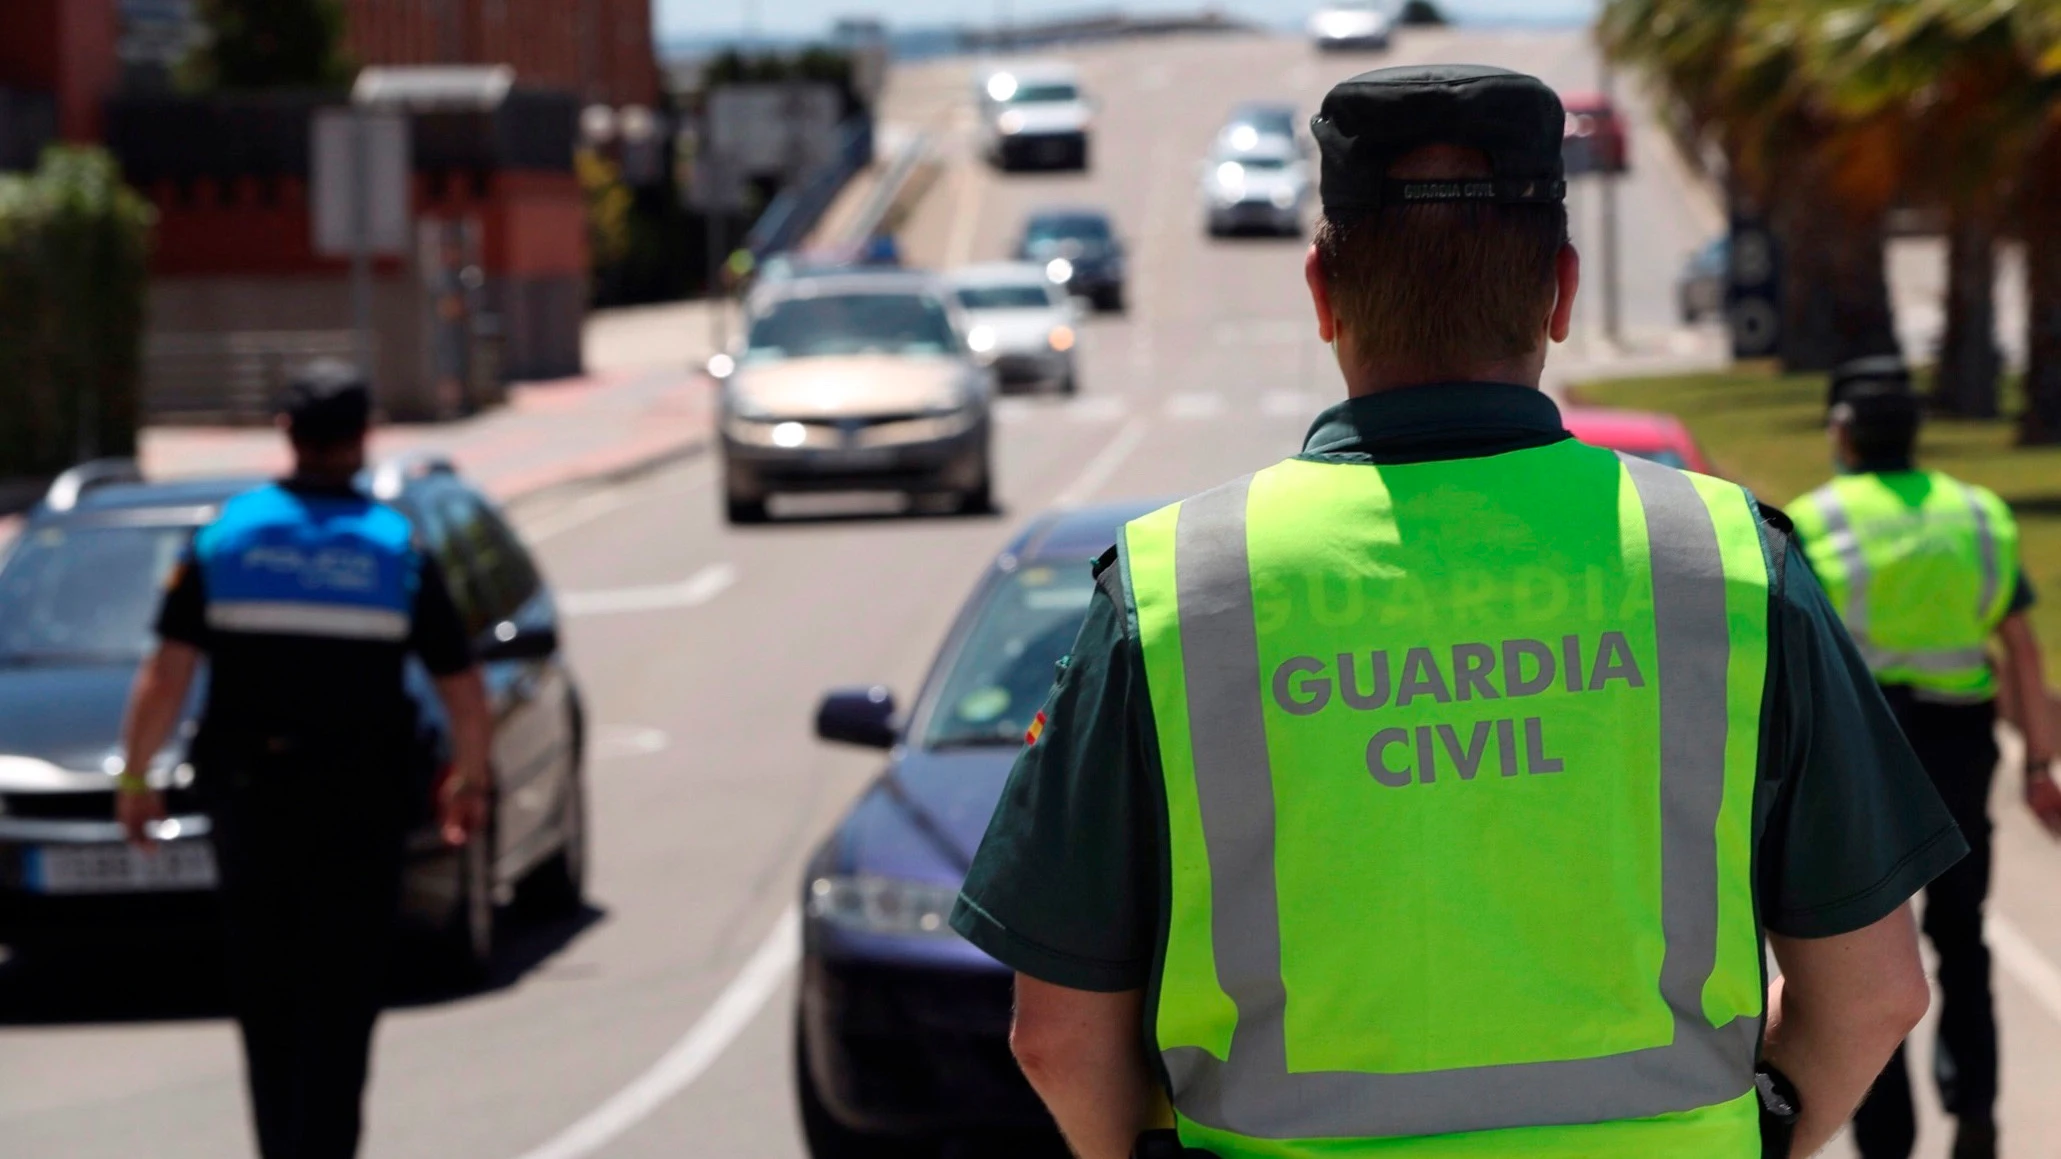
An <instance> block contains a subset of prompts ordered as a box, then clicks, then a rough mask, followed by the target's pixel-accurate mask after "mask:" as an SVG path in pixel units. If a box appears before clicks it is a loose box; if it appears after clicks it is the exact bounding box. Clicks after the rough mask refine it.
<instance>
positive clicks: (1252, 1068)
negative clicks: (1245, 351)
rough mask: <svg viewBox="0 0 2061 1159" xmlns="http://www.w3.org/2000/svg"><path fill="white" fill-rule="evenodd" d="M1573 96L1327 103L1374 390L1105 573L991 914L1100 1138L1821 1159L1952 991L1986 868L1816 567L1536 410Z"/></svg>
mask: <svg viewBox="0 0 2061 1159" xmlns="http://www.w3.org/2000/svg"><path fill="white" fill-rule="evenodd" d="M1563 117H1564V114H1563V111H1562V108H1561V105H1560V101H1559V100H1558V98H1557V97H1555V96H1554V94H1553V92H1552V90H1550V89H1548V88H1547V87H1546V86H1545V85H1543V84H1541V83H1540V82H1538V81H1537V80H1534V79H1532V78H1530V77H1526V76H1521V75H1518V74H1514V73H1509V72H1503V71H1501V70H1496V69H1487V68H1476V67H1432V68H1410V69H1392V70H1384V71H1379V72H1372V73H1368V74H1365V75H1363V76H1359V77H1356V78H1354V79H1352V80H1350V81H1347V82H1344V83H1342V84H1340V85H1338V86H1337V87H1336V88H1334V89H1332V90H1331V93H1330V94H1329V96H1328V97H1327V98H1326V99H1325V101H1324V104H1323V108H1322V111H1321V112H1320V113H1319V115H1318V116H1317V117H1316V119H1315V120H1314V122H1313V124H1312V128H1313V130H1314V132H1315V136H1316V139H1317V142H1318V144H1319V145H1320V146H1321V148H1322V151H1323V180H1322V195H1323V204H1324V221H1323V222H1322V224H1321V225H1320V227H1319V230H1318V233H1317V239H1316V244H1315V245H1314V246H1313V247H1312V248H1311V250H1310V252H1309V254H1308V256H1307V258H1306V273H1307V280H1308V283H1309V290H1310V299H1311V301H1312V302H1313V303H1314V307H1315V314H1316V323H1317V325H1316V329H1317V334H1318V336H1319V337H1320V338H1321V339H1323V340H1324V341H1326V342H1328V343H1331V344H1332V345H1333V347H1334V349H1335V351H1336V355H1337V360H1338V364H1339V367H1340V370H1341V371H1342V372H1343V374H1344V378H1345V382H1346V386H1347V392H1348V395H1349V396H1350V397H1349V398H1348V399H1347V401H1345V402H1343V403H1341V404H1339V405H1338V406H1335V407H1333V408H1331V409H1330V410H1328V411H1326V412H1325V413H1324V414H1323V415H1321V416H1319V417H1318V419H1317V421H1316V423H1315V425H1314V426H1313V427H1312V429H1311V431H1310V434H1309V437H1308V440H1307V442H1306V443H1305V445H1304V447H1303V450H1302V453H1301V454H1300V455H1297V456H1295V457H1294V458H1291V459H1288V460H1286V461H1284V462H1281V463H1278V464H1276V465H1274V466H1271V467H1267V468H1265V469H1264V470H1261V471H1259V472H1257V473H1256V474H1253V475H1248V476H1246V477H1245V478H1242V479H1239V480H1236V481H1235V482H1232V483H1229V484H1226V485H1224V486H1222V487H1219V488H1217V489H1216V490H1213V491H1208V492H1204V493H1203V494H1201V495H1198V496H1195V497H1193V498H1191V499H1188V500H1186V501H1184V502H1182V503H1178V504H1175V505H1174V506H1172V507H1168V508H1166V509H1164V510H1162V511H1159V512H1157V513H1155V514H1152V515H1149V516H1147V517H1145V518H1143V519H1140V520H1138V521H1137V522H1135V523H1132V524H1131V525H1130V526H1128V527H1127V528H1125V529H1124V532H1123V535H1122V539H1121V541H1120V542H1119V543H1118V544H1117V546H1116V547H1115V548H1114V549H1112V550H1111V551H1110V552H1109V553H1108V554H1107V555H1105V556H1104V557H1103V559H1102V561H1101V562H1100V563H1099V564H1098V569H1099V570H1098V583H1097V588H1096V595H1095V597H1094V600H1093V602H1092V603H1091V605H1090V608H1089V611H1088V615H1087V620H1086V623H1085V625H1084V627H1083V629H1082V632H1081V635H1080V638H1079V640H1078V641H1077V643H1076V645H1075V649H1074V652H1073V653H1072V655H1071V657H1070V658H1069V660H1068V661H1067V663H1066V664H1065V665H1063V666H1062V672H1061V675H1060V678H1059V681H1058V684H1057V686H1056V687H1055V688H1054V690H1053V692H1052V695H1051V699H1050V700H1049V702H1048V703H1047V705H1046V708H1045V717H1046V725H1045V727H1044V728H1043V729H1042V730H1041V731H1040V732H1039V733H1038V735H1037V736H1036V738H1035V740H1034V741H1033V742H1032V743H1031V744H1030V745H1029V746H1028V747H1027V748H1026V749H1025V751H1024V753H1023V755H1022V757H1021V758H1020V759H1019V761H1018V764H1017V766H1016V768H1015V770H1014V771H1013V772H1012V774H1011V778H1010V782H1009V786H1008V788H1007V789H1006V791H1005V792H1004V795H1003V799H1002V802H1001V804H1000V806H999V807H998V809H997V811H996V814H995V816H994V818H993V820H992V822H991V823H990V826H989V829H988V834H987V837H986V839H985V841H984V842H983V844H982V847H981V849H980V851H979V854H978V856H977V857H976V859H975V862H974V865H973V866H972V869H971V871H970V873H969V874H968V877H967V882H966V885H965V888H964V891H963V893H962V896H961V898H960V901H959V904H958V906H957V907H956V908H955V910H954V912H953V917H952V924H953V926H954V928H955V929H957V930H958V931H959V932H960V933H961V934H963V935H964V936H965V937H967V938H968V939H970V940H971V941H973V942H974V943H975V944H976V945H978V946H980V947H981V948H983V949H984V950H986V951H987V952H988V953H990V954H992V955H994V956H995V957H996V958H998V959H1000V960H1001V961H1003V962H1004V963H1007V964H1008V965H1010V966H1011V967H1013V968H1014V969H1015V970H1016V971H1017V972H1018V977H1017V1009H1016V1021H1015V1026H1014V1030H1013V1043H1014V1047H1015V1051H1016V1055H1017V1058H1018V1060H1019V1061H1020V1063H1021V1064H1022V1066H1023V1069H1024V1071H1025V1073H1026V1075H1027V1076H1028V1078H1029V1079H1030V1081H1031V1084H1032V1085H1033V1086H1034V1087H1035V1088H1036V1089H1037V1091H1038V1093H1039V1094H1040V1095H1041V1096H1042V1097H1043V1099H1044V1100H1045V1103H1046V1105H1047V1106H1048V1107H1049V1108H1050V1109H1051V1111H1052V1113H1053V1115H1054V1117H1055V1118H1056V1119H1057V1121H1058V1123H1059V1126H1060V1127H1061V1128H1062V1129H1063V1130H1064V1131H1065V1132H1066V1133H1067V1135H1068V1137H1069V1139H1070V1141H1071V1143H1072V1145H1073V1147H1074V1149H1075V1150H1076V1151H1077V1153H1079V1154H1080V1155H1081V1156H1083V1157H1084V1159H1122V1157H1123V1156H1125V1155H1126V1154H1129V1153H1130V1152H1131V1151H1132V1149H1133V1147H1134V1145H1137V1146H1138V1147H1139V1150H1140V1153H1169V1154H1174V1153H1181V1152H1183V1151H1186V1152H1189V1153H1197V1154H1214V1155H1218V1156H1223V1157H1226V1159H1231V1157H1246V1156H1252V1157H1259V1156H1266V1157H1269V1159H1301V1157H1305V1156H1307V1157H1311V1159H1316V1157H1320V1156H1321V1157H1324V1159H1347V1157H1358V1156H1369V1157H1373V1156H1380V1157H1382V1159H1408V1157H1415V1156H1438V1157H1440V1159H1459V1157H1467V1159H1472V1157H1479V1156H1520V1155H1521V1156H1532V1157H1550V1159H1599V1157H1609V1159H1616V1157H1622V1159H1653V1157H1658V1156H1668V1157H1675V1156H1694V1157H1697V1159H1716V1157H1732V1159H1747V1157H1749V1156H1760V1155H1762V1154H1774V1155H1783V1156H1786V1155H1790V1154H1795V1155H1805V1154H1809V1153H1810V1152H1812V1151H1815V1150H1816V1149H1817V1148H1818V1147H1819V1146H1821V1145H1822V1144H1823V1143H1824V1141H1825V1140H1826V1139H1827V1138H1828V1137H1829V1136H1830V1135H1831V1134H1832V1133H1833V1131H1834V1130H1836V1129H1837V1128H1838V1126H1839V1125H1840V1124H1842V1123H1843V1122H1845V1120H1846V1118H1847V1117H1848V1115H1849V1114H1851V1112H1852V1109H1853V1107H1854V1106H1855V1105H1856V1104H1857V1103H1858V1102H1859V1101H1860V1099H1861V1095H1862V1093H1863V1092H1864V1091H1865V1090H1866V1089H1867V1085H1868V1083H1869V1081H1870V1080H1872V1079H1873V1078H1874V1076H1875V1075H1876V1074H1877V1073H1878V1072H1879V1071H1880V1069H1881V1067H1882V1064H1883V1062H1884V1061H1885V1060H1886V1059H1888V1057H1889V1056H1890V1053H1891V1052H1892V1051H1893V1050H1894V1049H1895V1048H1896V1044H1897V1043H1898V1042H1899V1041H1900V1040H1901V1039H1902V1037H1903V1036H1904V1034H1905V1033H1906V1032H1907V1031H1908V1030H1909V1029H1910V1027H1911V1026H1912V1025H1914V1024H1915V1023H1916V1022H1917V1020H1918V1018H1919V1017H1920V1015H1921V1014H1922V1013H1923V1011H1924V1009H1925V1006H1926V1000H1927V996H1926V987H1925V980H1924V975H1923V972H1922V969H1921V967H1920V964H1919V960H1918V955H1917V947H1916V932H1915V930H1914V929H1913V927H1912V921H1911V918H1910V914H1909V910H1908V907H1907V906H1906V904H1905V903H1906V901H1907V899H1908V898H1909V897H1910V896H1911V895H1912V894H1913V893H1915V892H1916V891H1917V890H1918V889H1920V888H1922V887H1923V886H1924V884H1925V883H1926V882H1927V881H1929V880H1931V879H1932V878H1933V877H1934V876H1936V875H1937V874H1938V873H1939V872H1941V871H1942V870H1944V869H1945V868H1946V867H1947V866H1949V865H1951V864H1952V863H1953V862H1954V861H1955V860H1956V859H1957V858H1958V857H1960V856H1961V854H1962V852H1963V848H1964V847H1963V845H1962V842H1961V839H1960V836H1959V835H1958V833H1957V832H1956V831H1955V828H1954V825H1953V822H1952V820H1951V818H1950V817H1949V816H1948V815H1947V813H1946V811H1945V809H1944V808H1943V807H1942V806H1941V805H1940V803H1939V802H1938V800H1937V799H1936V797H1935V795H1934V794H1933V792H1932V789H1931V787H1930V785H1929V783H1928V782H1927V781H1926V779H1925V774H1924V771H1923V770H1922V769H1921V768H1920V767H1919V765H1918V763H1917V760H1916V758H1915V757H1914V756H1913V755H1912V754H1911V752H1910V750H1909V747H1908V746H1907V745H1906V744H1905V743H1904V741H1903V740H1902V738H1901V736H1900V735H1899V734H1898V732H1897V728H1896V724H1895V721H1894V719H1893V718H1892V717H1891V715H1890V712H1889V709H1888V707H1887V706H1886V705H1885V704H1884V703H1883V700H1882V696H1881V694H1880V693H1879V692H1878V691H1877V689H1876V687H1875V684H1874V681H1873V680H1872V679H1870V677H1869V675H1868V670H1867V667H1866V665H1865V664H1864V663H1863V662H1862V660H1861V658H1860V657H1859V656H1858V655H1857V654H1856V652H1855V650H1854V648H1853V646H1852V644H1851V642H1850V641H1849V640H1848V639H1847V637H1846V634H1845V633H1844V632H1843V631H1842V630H1841V629H1840V628H1839V626H1838V621H1837V618H1836V616H1835V615H1834V614H1833V613H1832V612H1831V610H1830V609H1829V607H1827V605H1826V603H1825V600H1824V597H1823V594H1822V593H1821V591H1820V590H1819V588H1818V587H1817V585H1816V584H1815V583H1814V582H1813V581H1812V580H1811V578H1810V575H1809V572H1808V570H1807V569H1806V568H1804V566H1803V564H1802V561H1801V558H1800V553H1798V552H1792V551H1791V550H1790V541H1789V538H1788V536H1787V535H1786V533H1785V532H1784V531H1783V530H1782V529H1781V526H1780V525H1777V526H1770V524H1769V518H1770V517H1769V516H1766V515H1764V514H1763V513H1762V512H1761V511H1759V510H1758V509H1757V507H1756V505H1755V503H1754V501H1753V499H1752V498H1751V497H1750V496H1749V495H1747V494H1746V492H1744V491H1742V490H1741V489H1739V488H1738V487H1735V486H1732V485H1730V484H1727V483H1724V482H1721V481H1718V480H1715V479H1708V478H1702V477H1698V476H1694V475H1690V474H1686V473H1683V472H1680V471H1676V470H1672V469H1670V468H1667V467H1664V466H1661V465H1658V464H1655V463H1651V462H1646V461H1643V460H1640V459H1637V458H1632V457H1626V456H1621V455H1617V454H1614V453H1612V452H1609V451H1605V450H1600V449H1596V448H1592V447H1588V446H1584V445H1582V444H1580V443H1577V442H1575V441H1573V440H1572V439H1571V438H1570V436H1569V435H1568V434H1567V432H1566V430H1565V429H1564V428H1563V426H1562V424H1561V422H1560V416H1559V412H1558V410H1557V409H1556V408H1555V406H1554V404H1553V402H1552V401H1551V400H1550V399H1548V398H1547V397H1546V396H1544V395H1543V394H1541V393H1539V391H1538V389H1537V387H1538V384H1539V381H1540V377H1541V374H1542V371H1543V368H1544V363H1545V352H1546V348H1547V347H1548V345H1549V339H1551V340H1554V341H1558V340H1564V339H1565V337H1566V336H1567V333H1568V329H1569V323H1570V318H1571V312H1572V308H1573V302H1574V295H1575V290H1576V286H1577V283H1578V281H1579V272H1578V259H1577V257H1576V255H1575V252H1574V250H1573V249H1572V248H1571V247H1570V246H1569V245H1568V235H1567V214H1566V208H1565V204H1564V193H1565V185H1564V182H1563V173H1562V163H1561V157H1560V148H1561V138H1562V132H1563ZM1298 306H1299V304H1298ZM1290 307H1291V304H1290V303H1288V302H1283V303H1282V309H1283V312H1284V313H1285V312H1286V311H1287V310H1288V309H1289V308H1290ZM1299 308H1307V307H1299ZM1764 934H1765V935H1767V939H1768V942H1770V943H1771V944H1772V948H1773V950H1774V953H1775V956H1776V958H1777V960H1778V961H1779V962H1780V963H1781V966H1782V969H1783V973H1784V977H1783V979H1782V980H1781V981H1780V982H1777V983H1775V984H1774V985H1773V986H1770V985H1768V983H1767V980H1766V979H1765V978H1764V976H1763V961H1764V958H1763V954H1762V948H1763V944H1764V943H1763V935H1764ZM1757 1073H1759V1074H1764V1075H1765V1078H1764V1079H1757ZM1784 1075H1786V1079H1785V1078H1783V1077H1781V1076H1784ZM1762 1086H1765V1087H1766V1088H1767V1095H1766V1097H1765V1098H1763V1097H1762V1093H1761V1090H1760V1089H1759V1088H1761V1087H1762ZM1798 1107H1800V1111H1801V1113H1800V1116H1798V1115H1797V1114H1795V1111H1796V1109H1797V1108H1798ZM1764 1121H1765V1123H1766V1126H1765V1127H1764ZM1162 1128H1171V1131H1170V1132H1162V1131H1159V1130H1157V1129H1162ZM1764 1133H1765V1137H1764ZM1141 1134H1142V1136H1143V1141H1142V1142H1141Z"/></svg>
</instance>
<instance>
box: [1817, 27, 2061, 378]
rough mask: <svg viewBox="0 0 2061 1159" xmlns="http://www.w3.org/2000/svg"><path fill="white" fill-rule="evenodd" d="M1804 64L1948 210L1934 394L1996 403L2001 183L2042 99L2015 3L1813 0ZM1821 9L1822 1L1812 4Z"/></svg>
mask: <svg viewBox="0 0 2061 1159" xmlns="http://www.w3.org/2000/svg"><path fill="white" fill-rule="evenodd" d="M1799 7H1801V8H1802V9H1804V10H1805V11H1806V13H1807V26H1808V28H1809V30H1810V32H1811V34H1812V37H1811V40H1810V41H1809V43H1808V45H1807V47H1806V50H1805V53H1804V57H1805V60H1804V63H1805V67H1806V68H1807V69H1808V71H1809V73H1810V74H1811V77H1812V83H1813V84H1814V85H1815V86H1816V87H1817V88H1818V89H1819V90H1820V91H1821V92H1822V93H1823V98H1824V99H1825V100H1826V101H1827V102H1828V103H1830V104H1831V105H1832V106H1833V107H1835V108H1836V109H1838V110H1839V112H1840V114H1841V115H1842V116H1844V117H1846V118H1848V119H1852V120H1857V121H1863V122H1866V121H1872V120H1876V119H1878V118H1887V119H1889V120H1891V121H1893V122H1895V123H1896V128H1897V131H1898V133H1899V134H1900V136H1901V138H1902V148H1901V150H1900V153H1901V158H1900V160H1901V163H1900V164H1899V165H1898V166H1897V169H1896V171H1895V172H1894V173H1889V174H1884V175H1883V176H1885V177H1887V178H1888V179H1889V180H1890V181H1891V182H1892V183H1893V188H1891V189H1890V190H1889V192H1890V193H1891V194H1892V196H1894V195H1896V194H1897V193H1898V192H1899V191H1900V192H1901V194H1902V195H1903V196H1905V197H1908V198H1911V199H1914V200H1916V201H1918V202H1921V203H1924V204H1928V205H1937V206H1941V207H1943V208H1944V209H1945V210H1946V214H1947V238H1948V278H1947V302H1946V306H1947V309H1946V315H1947V327H1946V334H1945V336H1944V339H1943V341H1942V343H1941V346H1940V350H1939V380H1938V388H1937V390H1936V391H1935V392H1934V401H1935V403H1936V404H1937V405H1939V406H1941V407H1942V409H1945V410H1947V411H1949V412H1952V413H1956V414H1961V415H1967V416H1970V417H1992V416H1994V415H1995V414H1996V413H1997V381H1998V378H1999V376H2000V374H2001V372H2002V363H2003V358H2002V354H2001V352H2000V351H1999V350H1998V348H1997V340H1996V245H1997V240H1998V238H1999V237H2000V236H2001V234H2002V233H2003V230H2004V226H2005V218H2006V205H2007V197H2008V194H2007V190H2008V187H2009V185H2010V183H2011V182H2012V180H2013V179H2015V178H2016V177H2017V176H2018V174H2019V172H2020V170H2021V169H2022V164H2023V162H2022V158H2023V157H2024V155H2025V151H2026V149H2027V147H2028V146H2029V144H2030V139H2031V136H2032V128H2033V124H2034V113H2035V111H2036V110H2035V108H2034V107H2033V106H2032V104H2031V102H2029V101H2028V100H2027V99H2026V94H2027V93H2028V92H2029V91H2030V89H2031V88H2032V77H2031V75H2030V72H2029V70H2028V68H2027V66H2026V62H2025V60H2024V56H2023V53H2022V52H2021V51H2020V46H2019V44H2018V42H2017V40H2016V37H2015V28H2014V23H2013V16H2014V12H2015V10H2016V8H2017V7H2019V5H2018V4H2017V3H2016V2H2015V0H2002V2H2000V0H1805V2H1804V3H1803V4H1801V5H1800V6H1799ZM1812 9H1815V11H1811V10H1812Z"/></svg>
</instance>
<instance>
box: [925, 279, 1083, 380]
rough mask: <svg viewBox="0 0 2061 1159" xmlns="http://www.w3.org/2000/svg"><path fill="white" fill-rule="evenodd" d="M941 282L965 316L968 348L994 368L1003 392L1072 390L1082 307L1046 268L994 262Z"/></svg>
mask: <svg viewBox="0 0 2061 1159" xmlns="http://www.w3.org/2000/svg"><path fill="white" fill-rule="evenodd" d="M946 281H947V282H949V283H950V285H951V287H952V296H953V297H954V298H956V299H957V300H958V305H959V311H960V313H962V314H964V315H965V316H966V322H967V330H966V346H967V348H968V349H970V350H972V351H973V356H974V357H975V358H977V359H979V360H980V361H981V362H982V363H983V364H984V365H986V366H989V367H991V368H993V370H994V372H995V379H996V381H997V382H998V383H1000V385H1001V387H1002V389H1003V390H1009V389H1011V388H1018V387H1028V388H1030V389H1033V390H1037V391H1040V392H1056V393H1058V394H1073V393H1075V391H1076V390H1077V389H1078V388H1079V381H1080V380H1079V378H1078V376H1077V375H1076V374H1075V371H1074V347H1075V346H1076V345H1078V344H1079V341H1080V335H1079V331H1078V328H1079V326H1080V321H1081V309H1080V307H1079V305H1078V304H1076V303H1075V301H1074V299H1073V298H1071V297H1069V296H1068V295H1067V293H1066V290H1065V288H1064V287H1062V286H1058V285H1055V284H1054V283H1053V281H1052V279H1051V277H1050V276H1048V275H1047V273H1046V271H1045V267H1043V266H1040V265H1038V264H1036V263H1034V262H994V263H991V264H988V265H978V266H966V267H963V268H961V269H957V270H954V271H952V272H951V273H950V274H947V275H946Z"/></svg>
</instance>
